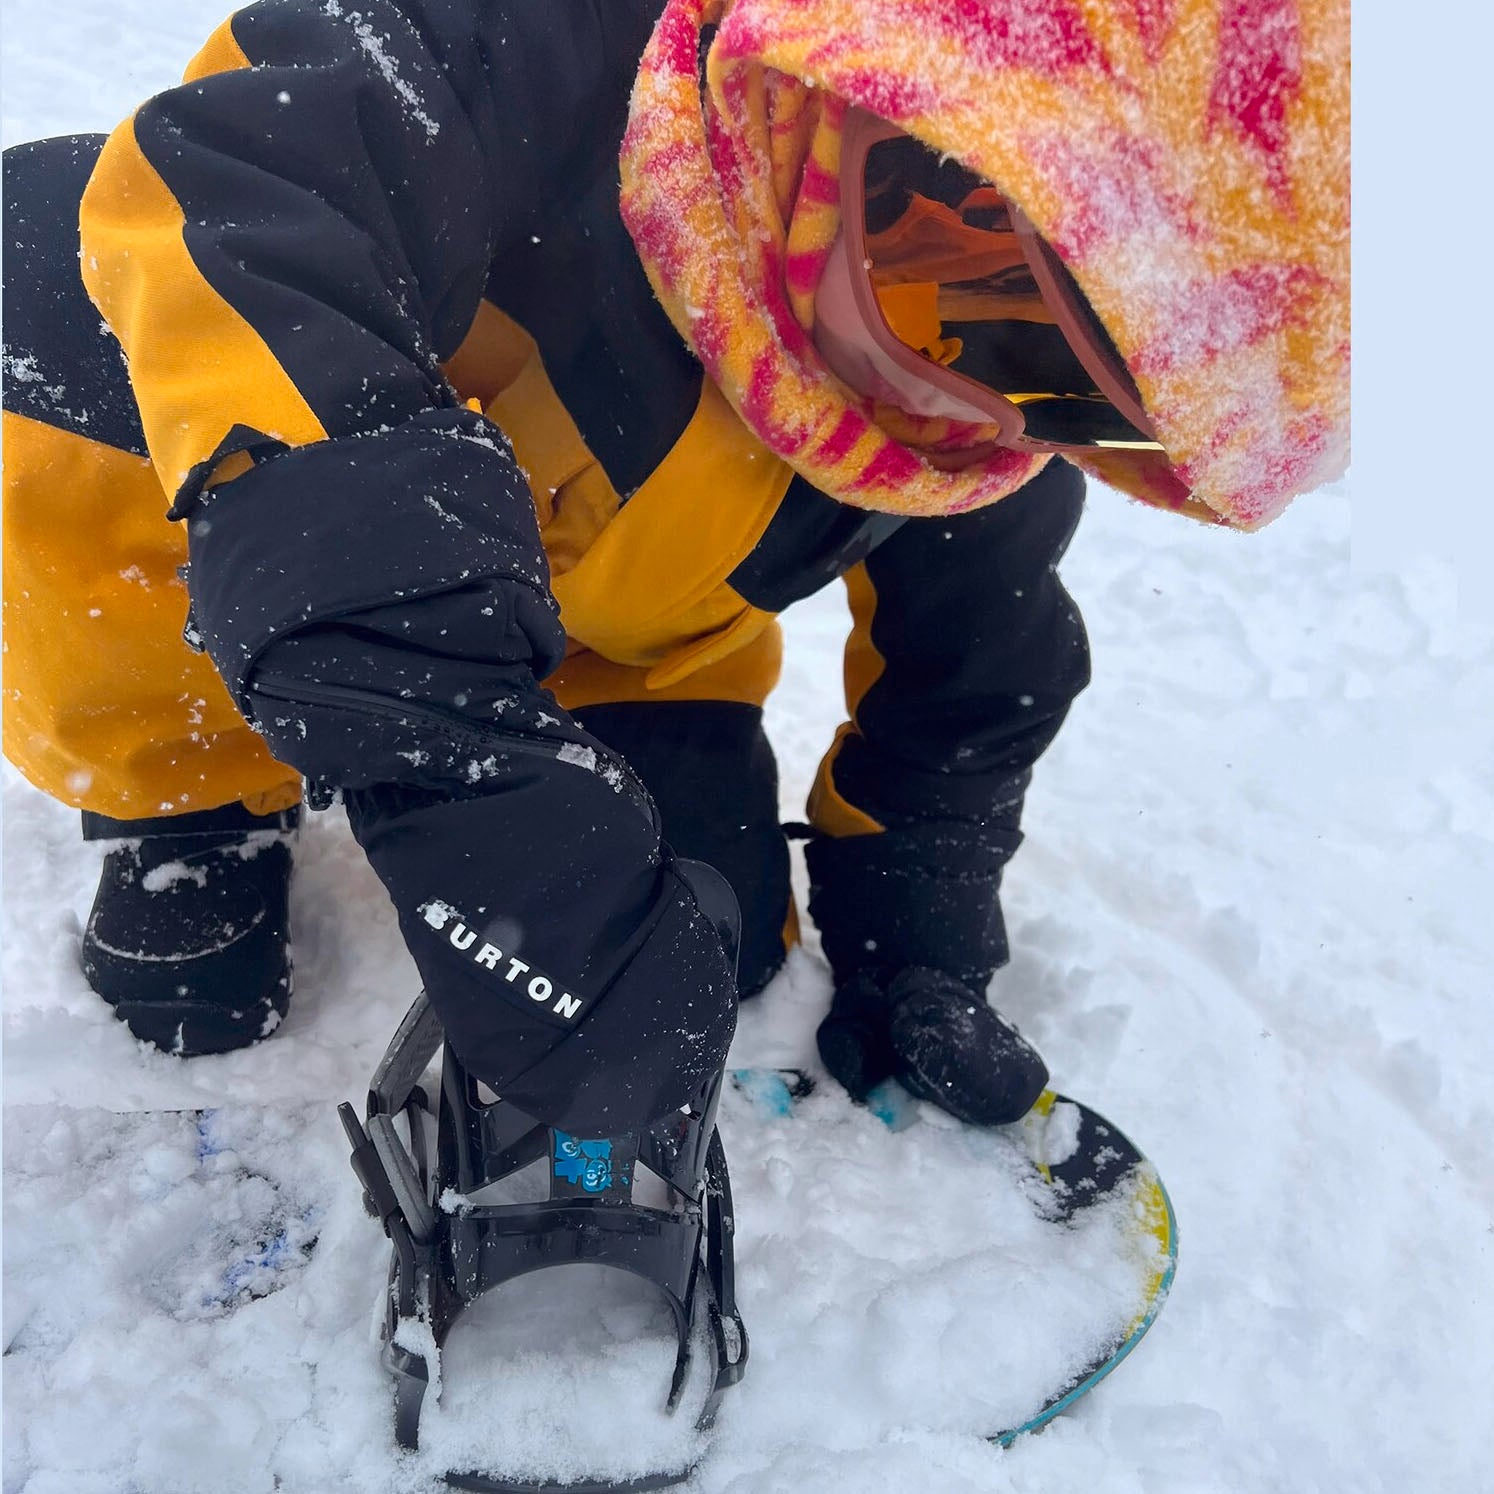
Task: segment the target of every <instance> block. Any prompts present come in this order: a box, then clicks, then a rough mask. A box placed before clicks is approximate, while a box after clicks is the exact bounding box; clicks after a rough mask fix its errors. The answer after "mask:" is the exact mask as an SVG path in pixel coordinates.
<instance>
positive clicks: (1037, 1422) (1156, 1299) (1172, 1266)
mask: <svg viewBox="0 0 1494 1494" xmlns="http://www.w3.org/2000/svg"><path fill="white" fill-rule="evenodd" d="M1157 1189H1158V1191H1159V1192H1160V1193H1161V1195H1162V1202H1163V1204H1164V1205H1165V1206H1166V1208H1167V1241H1168V1251H1167V1268H1166V1270H1165V1271H1163V1273H1162V1280H1161V1281H1160V1282H1159V1283H1158V1285H1157V1290H1156V1293H1155V1295H1154V1296H1153V1297H1152V1302H1151V1306H1150V1307H1148V1308H1147V1310H1146V1314H1145V1316H1144V1317H1143V1318H1142V1320H1141V1321H1140V1322H1139V1323H1138V1324H1137V1325H1136V1326H1135V1327H1134V1328H1133V1329H1132V1330H1131V1331H1130V1333H1128V1334H1127V1335H1126V1337H1125V1339H1124V1341H1123V1342H1122V1343H1121V1344H1120V1345H1119V1346H1118V1347H1117V1348H1116V1349H1115V1350H1114V1351H1113V1352H1112V1353H1111V1354H1110V1355H1109V1357H1108V1358H1107V1359H1106V1360H1105V1362H1104V1363H1103V1364H1100V1365H1097V1366H1096V1367H1095V1368H1094V1369H1092V1370H1090V1371H1089V1373H1088V1374H1086V1375H1085V1376H1084V1377H1083V1378H1082V1379H1081V1380H1080V1381H1079V1383H1078V1384H1077V1385H1075V1386H1074V1387H1073V1389H1072V1390H1068V1391H1065V1392H1064V1394H1063V1395H1061V1396H1059V1398H1058V1399H1057V1400H1055V1401H1053V1402H1051V1403H1050V1404H1049V1405H1047V1406H1044V1407H1043V1409H1042V1410H1041V1411H1039V1412H1038V1413H1037V1415H1036V1416H1032V1417H1029V1418H1028V1419H1027V1420H1026V1421H1024V1422H1023V1423H1022V1425H1021V1426H1019V1427H1013V1428H1012V1429H1011V1431H1009V1432H997V1433H996V1434H995V1435H994V1436H991V1437H988V1438H987V1439H986V1440H987V1441H988V1442H994V1443H996V1444H997V1446H999V1447H1010V1446H1011V1445H1012V1443H1014V1442H1015V1441H1016V1440H1017V1438H1018V1437H1025V1436H1026V1435H1027V1434H1028V1433H1029V1432H1040V1431H1042V1429H1043V1428H1044V1427H1045V1426H1047V1425H1048V1423H1049V1422H1050V1421H1052V1420H1053V1419H1054V1417H1056V1416H1062V1415H1063V1413H1064V1412H1065V1411H1067V1410H1068V1409H1069V1407H1070V1406H1072V1405H1073V1404H1074V1403H1075V1402H1076V1401H1078V1400H1081V1399H1082V1398H1083V1397H1084V1396H1086V1395H1088V1394H1089V1392H1090V1391H1091V1390H1093V1389H1094V1388H1095V1386H1096V1385H1098V1384H1099V1383H1100V1381H1101V1380H1103V1379H1104V1378H1105V1377H1106V1375H1108V1374H1109V1373H1110V1372H1111V1370H1113V1369H1114V1368H1115V1367H1116V1365H1118V1364H1119V1363H1120V1362H1121V1360H1123V1359H1124V1358H1125V1357H1126V1356H1127V1355H1128V1354H1129V1353H1130V1352H1131V1350H1132V1349H1134V1348H1135V1347H1136V1345H1137V1344H1139V1343H1140V1342H1141V1340H1142V1339H1143V1338H1145V1337H1146V1335H1147V1330H1148V1329H1149V1328H1150V1327H1151V1326H1152V1324H1153V1323H1155V1322H1156V1321H1157V1314H1158V1313H1160V1312H1161V1311H1162V1308H1163V1306H1164V1305H1165V1304H1166V1302H1167V1294H1168V1293H1169V1292H1170V1291H1171V1290H1172V1282H1173V1278H1174V1277H1175V1276H1176V1275H1177V1274H1178V1221H1177V1215H1176V1214H1174V1213H1173V1209H1172V1197H1171V1195H1170V1194H1169V1193H1168V1191H1167V1188H1166V1185H1165V1184H1164V1183H1163V1182H1162V1180H1161V1179H1160V1178H1159V1179H1158V1180H1157Z"/></svg>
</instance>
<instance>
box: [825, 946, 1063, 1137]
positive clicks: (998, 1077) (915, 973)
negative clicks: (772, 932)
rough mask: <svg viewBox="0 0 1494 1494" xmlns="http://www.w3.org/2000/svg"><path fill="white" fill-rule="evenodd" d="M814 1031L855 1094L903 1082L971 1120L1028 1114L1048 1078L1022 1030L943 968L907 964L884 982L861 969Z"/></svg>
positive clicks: (995, 1121) (998, 1121)
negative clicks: (909, 967) (886, 1084)
mask: <svg viewBox="0 0 1494 1494" xmlns="http://www.w3.org/2000/svg"><path fill="white" fill-rule="evenodd" d="M816 1037H817V1040H818V1043H819V1049H820V1057H821V1058H822V1059H823V1060H824V1062H825V1067H826V1068H827V1069H829V1071H830V1073H831V1074H832V1075H833V1076H834V1077H835V1079H836V1080H838V1081H839V1083H840V1084H841V1085H843V1086H844V1088H845V1089H846V1090H847V1091H848V1092H849V1093H850V1095H851V1097H852V1098H853V1099H856V1100H865V1099H866V1097H867V1096H868V1095H869V1094H870V1093H871V1091H872V1090H874V1089H875V1088H876V1087H877V1086H878V1085H879V1084H881V1083H883V1082H884V1081H885V1080H887V1079H896V1080H897V1081H898V1083H899V1084H901V1085H902V1087H903V1088H904V1089H905V1090H907V1091H908V1093H909V1094H911V1095H913V1096H915V1097H916V1098H917V1099H920V1100H927V1101H928V1102H929V1103H930V1104H931V1105H937V1106H938V1107H939V1108H940V1109H941V1110H946V1111H948V1112H949V1114H951V1115H953V1116H955V1117H956V1118H957V1119H958V1120H962V1121H965V1122H966V1123H967V1124H969V1125H973V1126H1000V1125H1006V1124H1008V1123H1009V1122H1011V1121H1016V1120H1020V1119H1021V1118H1022V1117H1023V1116H1024V1115H1026V1114H1027V1112H1028V1111H1029V1110H1030V1109H1031V1108H1032V1106H1033V1104H1034V1102H1035V1101H1036V1100H1037V1098H1038V1096H1039V1095H1040V1094H1042V1092H1043V1090H1044V1088H1045V1087H1046V1086H1047V1083H1048V1068H1047V1065H1046V1064H1045V1063H1044V1062H1043V1060H1042V1059H1041V1058H1040V1057H1039V1056H1038V1054H1037V1051H1036V1050H1035V1049H1034V1048H1033V1047H1032V1046H1031V1045H1030V1044H1029V1043H1028V1042H1027V1041H1026V1040H1025V1039H1024V1038H1023V1037H1022V1035H1021V1033H1019V1032H1018V1031H1017V1029H1016V1028H1015V1027H1013V1026H1012V1025H1011V1024H1010V1023H1008V1022H1006V1021H1005V1020H1004V1019H1003V1018H1002V1017H1001V1016H1000V1015H999V1014H998V1013H997V1012H996V1011H994V1010H993V1009H992V1008H991V1007H990V1006H989V1005H988V1004H987V1002H986V1000H985V998H984V997H983V996H980V995H978V994H976V993H975V992H973V991H971V990H970V988H969V987H968V986H965V985H964V984H963V983H961V982H960V981H958V980H956V979H955V978H954V977H953V976H952V975H946V974H944V973H943V972H942V971H939V970H927V969H923V968H920V967H913V968H911V969H907V970H901V971H899V972H898V973H897V975H896V976H894V977H893V978H892V979H891V980H890V981H888V982H887V983H886V984H885V985H884V984H883V983H882V982H881V981H879V980H877V979H876V978H875V977H874V976H872V975H870V974H869V973H867V972H865V971H863V972H861V973H860V974H858V975H856V976H853V977H852V978H851V979H850V980H849V981H847V982H845V983H844V984H843V985H842V986H840V987H839V988H838V989H837V991H836V993H835V1000H834V1001H833V1002H832V1004H831V1007H830V1014H829V1016H827V1017H826V1018H825V1020H824V1021H823V1022H822V1023H821V1024H820V1029H819V1032H818V1033H817V1034H816Z"/></svg>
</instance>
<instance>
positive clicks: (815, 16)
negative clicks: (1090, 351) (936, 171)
mask: <svg viewBox="0 0 1494 1494" xmlns="http://www.w3.org/2000/svg"><path fill="white" fill-rule="evenodd" d="M708 28H714V31H712V30H710V29H708ZM1348 48H1349V15H1348V0H668V3H667V4H666V6H665V9H664V13H663V16H662V18H661V19H660V21H659V24H658V27H657V28H656V30H655V32H654V35H653V37H652V39H651V41H650V42H649V45H648V48H647V50H646V52H645V54H644V58H643V63H642V66H641V69H640V71H639V75H638V80H637V83H636V85H635V88H634V93H633V103H632V113H631V118H630V121H629V126H628V131H627V134H626V137H625V139H624V142H623V153H622V202H623V214H624V218H625V219H626V221H627V224H628V227H629V230H630V232H631V233H632V235H633V239H634V242H635V244H636V245H637V248H638V251H639V254H640V256H641V257H642V260H643V263H644V266H645V269H646V270H647V272H648V275H649V278H650V280H651V281H652V283H653V286H654V290H655V292H656V293H657V295H658V297H659V299H660V301H661V302H662V304H663V306H664V308H665V310H666V311H667V312H668V313H669V315H670V318H671V319H672V320H673V322H674V324H675V326H676V327H677V328H678V329H679V331H680V333H681V335H682V336H683V337H684V338H685V340H686V342H687V343H688V344H689V345H690V347H691V348H692V349H693V350H694V352H695V353H696V354H697V355H698V356H699V358H700V359H701V361H702V362H703V364H704V365H705V368H706V370H707V372H708V373H709V374H710V376H711V377H712V378H713V379H714V380H715V382H716V383H717V384H718V385H719V386H720V387H721V389H722V390H723V392H724V393H725V394H726V396H727V398H728V399H729V400H730V401H731V403H732V405H733V406H734V407H735V409H736V410H737V412H738V413H739V414H740V415H741V417H742V418H743V419H744V420H745V421H746V423H747V424H748V426H749V427H751V428H752V429H753V430H754V431H755V432H756V433H757V434H758V435H759V436H760V437H761V438H762V440H763V441H764V442H765V444H766V445H767V446H768V447H769V448H770V449H771V450H772V451H774V452H776V453H777V454H778V455H780V456H781V457H783V458H784V459H785V460H787V461H788V462H789V463H790V464H791V465H792V466H793V467H794V468H795V469H797V470H798V471H799V472H801V473H802V474H803V475H804V476H805V477H807V478H808V479H809V480H810V481H811V482H813V483H814V484H815V485H816V486H817V487H819V488H821V489H822V490H823V491H825V492H827V493H829V494H830V495H831V496H833V497H835V498H837V499H839V500H840V501H842V502H844V503H848V504H852V505H854V506H856V507H860V508H868V509H877V510H881V511H884V512H889V513H899V514H907V515H933V514H951V513H958V512H962V511H964V510H967V509H971V508H977V507H980V506H981V505H983V504H987V503H991V502H994V501H995V500H997V499H999V498H1002V497H1004V496H1006V494H1008V493H1010V492H1012V491H1013V490H1014V489H1015V488H1017V487H1019V486H1020V485H1021V484H1022V483H1023V482H1025V481H1026V480H1027V479H1028V478H1029V477H1031V476H1032V475H1033V473H1034V472H1035V471H1036V470H1037V468H1038V467H1039V466H1041V465H1042V463H1043V461H1044V460H1046V458H1044V457H1042V456H1033V455H1031V454H1029V453H1022V452H1015V451H1007V450H1001V451H997V452H996V453H995V454H994V455H993V456H991V457H990V458H988V459H987V460H985V461H983V462H980V463H977V464H976V465H975V466H973V467H968V468H965V469H963V470H943V469H941V467H940V465H939V464H938V461H937V456H938V452H939V448H940V447H941V446H946V445H947V446H961V445H966V446H968V445H969V444H971V443H972V437H973V436H975V435H978V431H973V430H972V428H971V427H969V426H964V427H962V428H954V427H951V425H950V423H949V422H947V421H943V422H941V421H934V420H929V419H921V418H915V417H912V416H909V415H907V414H906V413H905V412H901V411H897V410H892V409H889V408H888V407H886V406H879V405H874V404H872V403H871V402H870V401H868V400H866V399H863V398H862V397H861V396H859V395H857V394H856V393H855V392H854V391H852V390H850V389H848V388H847V387H846V386H844V385H843V384H841V383H840V382H839V381H838V380H837V379H836V378H835V377H834V375H832V374H831V373H830V372H829V370H828V369H827V368H826V367H825V365H824V363H823V361H822V360H821V358H820V357H819V355H818V353H817V351H816V349H815V346H814V340H813V334H814V289H815V286H816V285H817V283H818V279H819V275H820V272H821V270H822V269H823V267H824V265H825V261H826V259H827V257H828V255H829V253H830V250H831V248H832V246H833V244H834V242H835V238H836V235H837V233H838V232H839V224H840V216H839V177H838V173H839V147H840V123H841V120H842V119H843V117H844V114H845V110H846V107H847V106H848V105H849V104H854V105H858V106H859V107H861V108H863V109H865V110H868V111H870V112H871V113H873V114H876V115H878V116H880V117H882V118H884V119H887V120H889V121H891V122H892V123H893V124H895V125H897V126H898V127H899V128H901V129H903V130H905V131H906V132H907V133H908V134H910V135H912V136H914V137H916V138H917V139H919V140H921V141H923V142H924V143H925V144H927V145H929V146H931V147H932V148H933V149H935V150H937V151H939V152H941V153H944V154H948V155H950V156H952V157H954V158H955V159H956V160H958V161H959V162H961V163H962V164H963V165H964V166H966V167H968V168H969V169H970V170H972V171H975V172H977V173H979V174H980V175H981V176H982V177H984V178H985V179H987V180H988V181H990V182H992V183H993V184H994V185H995V186H996V187H997V188H998V189H999V190H1000V191H1001V192H1002V193H1003V194H1004V195H1005V196H1006V197H1007V198H1009V199H1010V200H1011V201H1013V202H1014V203H1016V204H1017V206H1019V207H1020V208H1021V209H1022V210H1023V212H1024V213H1026V215H1027V216H1028V218H1029V219H1030V220H1031V221H1032V223H1033V224H1034V226H1035V227H1036V228H1037V230H1038V232H1039V233H1040V234H1041V235H1042V236H1043V237H1044V238H1045V239H1046V240H1047V242H1048V243H1049V244H1050V245H1051V246H1052V247H1053V248H1054V249H1055V250H1056V251H1057V253H1058V254H1059V256H1060V257H1061V258H1062V259H1063V261H1064V262H1065V264H1066V265H1067V266H1068V268H1069V270H1070V271H1071V272H1072V274H1073V276H1074V278H1075V280H1076V281H1077V282H1078V284H1079V286H1080V288H1081V289H1082V290H1083V292H1084V293H1085V295H1086V296H1087V297H1088V299H1089V302H1090V304H1091V306H1092V307H1093V308H1094V310H1095V312H1096V313H1097V315H1098V316H1099V317H1100V320H1101V321H1102V322H1103V323H1104V325H1105V328H1106V330H1107V332H1108V333H1109V334H1110V336H1111V338H1112V339H1113V341H1114V343H1115V345H1116V348H1117V349H1118V350H1119V352H1120V354H1121V356H1122V357H1123V358H1124V359H1125V362H1126V364H1127V366H1128V367H1129V369H1130V370H1131V373H1132V375H1133V377H1134V378H1135V380H1136V384H1137V387H1138V389H1139V390H1140V392H1141V396H1142V401H1143V404H1144V405H1145V407H1146V410H1147V412H1148V414H1149V415H1150V416H1151V418H1152V421H1153V423H1154V426H1155V428H1156V432H1157V438H1158V440H1159V441H1160V442H1161V444H1162V446H1163V447H1164V448H1165V453H1166V455H1165V457H1163V456H1162V455H1160V454H1157V453H1145V452H1131V451H1106V452H1096V453H1093V454H1086V455H1085V456H1084V457H1083V458H1082V459H1080V465H1082V466H1085V467H1086V468H1088V469H1089V470H1090V471H1091V472H1093V473H1095V475H1097V476H1099V477H1100V478H1102V479H1103V480H1104V481H1106V482H1108V483H1110V484H1112V485H1113V486H1116V487H1118V488H1121V489H1122V490H1124V491H1126V492H1129V493H1131V494H1132V495H1133V496H1135V497H1137V498H1141V499H1143V500H1144V501H1146V502H1149V503H1152V504H1155V505H1157V506H1160V507H1163V508H1168V509H1173V510H1177V511H1180V512H1185V513H1190V514H1192V515H1194V516H1195V517H1198V518H1204V519H1208V520H1210V521H1213V522H1218V523H1224V524H1228V525H1230V526H1233V527H1235V528H1239V529H1256V528H1259V527H1260V526H1261V525H1263V524H1265V523H1267V522H1269V521H1270V520H1271V519H1272V518H1274V517H1275V516H1276V515H1277V514H1278V513H1280V512H1281V510H1282V509H1283V508H1285V506H1286V505H1287V503H1288V502H1290V500H1291V499H1292V498H1293V497H1294V496H1295V495H1297V494H1299V493H1303V492H1306V491H1309V490H1310V489H1312V488H1314V487H1317V486H1319V485H1320V484H1321V483H1323V482H1325V481H1328V480H1329V479H1331V478H1333V477H1335V476H1337V475H1338V474H1339V473H1341V472H1342V471H1343V469H1344V467H1345V465H1346V463H1347V460H1348V430H1349V169H1348V167H1349V160H1348V155H1349V56H1348ZM931 456H932V457H933V458H934V460H932V461H931V460H929V458H930V457H931Z"/></svg>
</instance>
